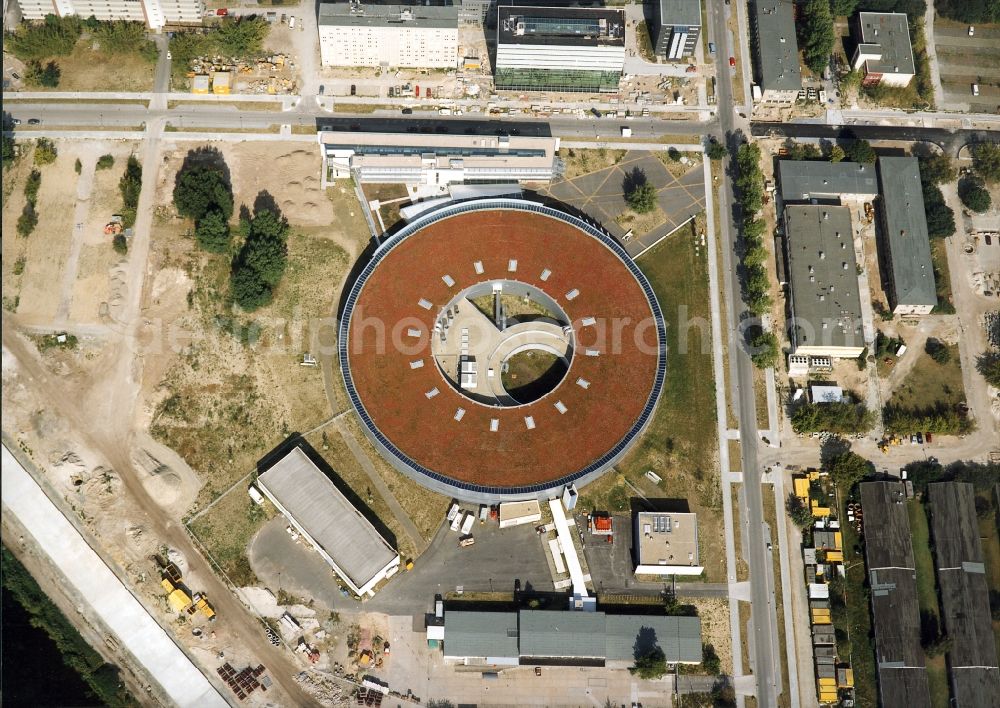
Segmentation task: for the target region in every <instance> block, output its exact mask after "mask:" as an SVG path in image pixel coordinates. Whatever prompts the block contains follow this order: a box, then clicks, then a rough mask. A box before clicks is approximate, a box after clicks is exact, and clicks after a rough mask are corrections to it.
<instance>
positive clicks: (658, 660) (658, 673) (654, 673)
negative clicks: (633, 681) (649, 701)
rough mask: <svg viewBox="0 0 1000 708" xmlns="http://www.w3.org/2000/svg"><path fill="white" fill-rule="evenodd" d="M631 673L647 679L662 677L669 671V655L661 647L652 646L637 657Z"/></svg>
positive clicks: (630, 670)
mask: <svg viewBox="0 0 1000 708" xmlns="http://www.w3.org/2000/svg"><path fill="white" fill-rule="evenodd" d="M629 673H630V674H632V675H633V676H638V677H639V678H641V679H647V680H649V679H658V678H661V677H662V676H664V675H666V673H667V657H666V655H665V654H664V653H663V650H662V649H661V648H660V647H658V646H654V647H651V648H650V649H647V650H646V651H645V652H643V653H642V654H640V655H638V656H636V657H635V666H633V667H631V668H630V669H629Z"/></svg>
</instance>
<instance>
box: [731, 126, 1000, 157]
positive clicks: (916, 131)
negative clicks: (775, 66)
mask: <svg viewBox="0 0 1000 708" xmlns="http://www.w3.org/2000/svg"><path fill="white" fill-rule="evenodd" d="M750 128H751V134H752V135H753V136H754V137H765V136H775V137H787V138H825V139H827V140H853V139H865V140H901V141H926V142H931V143H935V144H937V145H939V146H940V147H941V148H942V149H944V150H945V151H947V152H948V153H949V154H951V155H952V156H953V157H957V156H958V151H959V150H960V149H961V148H962V147H963V146H964V145H968V144H970V143H980V142H990V141H996V139H997V132H996V131H995V130H969V129H959V130H949V129H948V128H921V127H916V126H905V127H904V126H898V125H860V124H858V125H825V124H822V123H760V122H755V123H753V124H752V125H751V126H750Z"/></svg>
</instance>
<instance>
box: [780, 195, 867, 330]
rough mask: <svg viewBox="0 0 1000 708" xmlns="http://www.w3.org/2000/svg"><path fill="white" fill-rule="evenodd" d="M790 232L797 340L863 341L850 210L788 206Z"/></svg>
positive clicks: (789, 245) (788, 237)
mask: <svg viewBox="0 0 1000 708" xmlns="http://www.w3.org/2000/svg"><path fill="white" fill-rule="evenodd" d="M785 234H786V238H787V244H788V270H789V282H790V284H791V291H792V311H793V316H794V318H795V331H794V335H795V336H794V341H795V345H796V346H797V347H799V346H832V347H863V346H864V336H863V334H862V332H861V297H860V295H859V293H858V273H857V260H856V259H855V257H854V238H853V231H852V230H851V213H850V210H849V209H848V208H847V207H842V206H828V205H811V204H793V205H789V206H786V207H785ZM824 323H825V324H826V327H825V328H824V326H823V325H824Z"/></svg>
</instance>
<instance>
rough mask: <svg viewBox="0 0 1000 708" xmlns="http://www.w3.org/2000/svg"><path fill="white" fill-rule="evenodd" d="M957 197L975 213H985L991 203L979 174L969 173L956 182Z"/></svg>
mask: <svg viewBox="0 0 1000 708" xmlns="http://www.w3.org/2000/svg"><path fill="white" fill-rule="evenodd" d="M958 198H959V199H961V200H962V204H964V205H965V206H966V207H967V208H969V209H971V210H972V211H974V212H976V213H977V214H985V213H986V212H987V211H989V208H990V206H991V204H992V200H991V199H990V193H989V191H988V190H987V189H986V183H985V182H984V181H983V178H982V177H980V176H979V175H969V176H968V177H966V178H964V179H962V180H961V181H960V182H959V183H958Z"/></svg>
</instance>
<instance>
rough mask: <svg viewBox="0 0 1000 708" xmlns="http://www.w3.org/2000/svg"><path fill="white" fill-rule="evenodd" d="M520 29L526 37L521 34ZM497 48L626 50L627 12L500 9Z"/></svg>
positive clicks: (609, 9) (611, 9)
mask: <svg viewBox="0 0 1000 708" xmlns="http://www.w3.org/2000/svg"><path fill="white" fill-rule="evenodd" d="M519 27H521V28H522V29H523V33H520V34H519V33H518V32H519ZM497 44H521V45H555V46H584V47H586V46H593V47H624V46H625V10H624V9H623V8H614V7H574V6H564V7H534V6H529V5H510V4H507V3H501V4H500V5H499V6H498V7H497Z"/></svg>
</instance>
